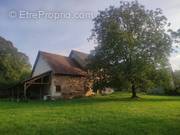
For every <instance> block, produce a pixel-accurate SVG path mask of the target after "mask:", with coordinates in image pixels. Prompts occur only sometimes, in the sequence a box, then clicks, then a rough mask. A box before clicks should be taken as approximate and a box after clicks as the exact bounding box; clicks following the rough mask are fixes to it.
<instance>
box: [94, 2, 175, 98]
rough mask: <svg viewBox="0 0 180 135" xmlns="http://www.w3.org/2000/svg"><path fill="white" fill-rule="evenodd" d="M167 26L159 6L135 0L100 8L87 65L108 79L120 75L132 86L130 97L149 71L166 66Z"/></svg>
mask: <svg viewBox="0 0 180 135" xmlns="http://www.w3.org/2000/svg"><path fill="white" fill-rule="evenodd" d="M168 26H169V23H168V21H167V18H166V17H165V16H164V15H163V14H162V10H161V9H159V8H158V9H156V10H148V9H146V8H145V7H144V6H143V5H141V4H140V3H138V1H132V2H120V6H119V7H117V8H116V7H112V6H111V7H109V8H108V9H106V10H104V11H100V12H99V14H98V15H97V17H96V18H95V19H94V28H93V30H92V36H91V39H92V40H94V41H95V42H96V43H97V47H95V49H94V50H93V51H92V52H91V57H90V60H91V63H90V67H91V68H90V69H91V70H92V71H93V72H96V73H95V74H96V75H98V74H99V73H101V74H103V77H102V80H103V81H105V82H107V83H108V82H109V81H110V80H113V78H117V79H118V78H123V80H124V81H125V82H128V83H129V85H130V86H131V90H132V97H133V98H134V97H137V95H136V89H137V88H138V87H139V86H140V85H141V84H144V82H147V80H150V79H152V78H151V77H148V74H149V73H151V72H153V71H155V70H158V69H162V68H166V67H167V66H168V65H167V63H168V62H167V61H168V56H169V55H170V52H171V51H172V49H171V48H172V40H171V38H170V36H169V35H168V34H167V32H166V30H165V28H166V27H168ZM101 76H102V75H101Z"/></svg>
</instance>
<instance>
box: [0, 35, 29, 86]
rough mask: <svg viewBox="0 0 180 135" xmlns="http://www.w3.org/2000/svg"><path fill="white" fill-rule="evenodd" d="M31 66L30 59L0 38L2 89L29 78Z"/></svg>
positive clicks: (0, 84)
mask: <svg viewBox="0 0 180 135" xmlns="http://www.w3.org/2000/svg"><path fill="white" fill-rule="evenodd" d="M30 71H31V65H30V63H29V59H28V57H27V56H26V55H25V54H24V53H21V52H18V50H17V49H16V48H15V47H14V46H13V44H12V43H11V42H10V41H7V40H5V39H4V38H2V37H0V89H5V88H8V87H11V86H12V85H14V84H15V83H17V82H18V81H20V80H23V79H25V78H26V77H28V76H29V74H30Z"/></svg>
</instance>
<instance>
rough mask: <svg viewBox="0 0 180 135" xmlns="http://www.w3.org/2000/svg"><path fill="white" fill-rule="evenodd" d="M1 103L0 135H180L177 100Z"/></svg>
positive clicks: (121, 96) (119, 97)
mask: <svg viewBox="0 0 180 135" xmlns="http://www.w3.org/2000/svg"><path fill="white" fill-rule="evenodd" d="M140 96H141V99H138V100H132V99H130V98H129V97H130V94H128V93H114V94H112V95H109V96H96V97H93V98H83V99H74V100H66V101H48V102H43V101H29V102H27V103H25V102H20V103H16V102H10V101H0V135H179V134H180V97H170V96H149V95H143V94H141V95H140Z"/></svg>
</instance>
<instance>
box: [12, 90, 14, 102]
mask: <svg viewBox="0 0 180 135" xmlns="http://www.w3.org/2000/svg"><path fill="white" fill-rule="evenodd" d="M11 100H12V101H13V100H14V89H13V88H12V91H11Z"/></svg>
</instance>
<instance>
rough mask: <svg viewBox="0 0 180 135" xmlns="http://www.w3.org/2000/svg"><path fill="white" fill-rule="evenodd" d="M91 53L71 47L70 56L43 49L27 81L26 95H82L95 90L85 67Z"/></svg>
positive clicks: (27, 96) (33, 96) (49, 96)
mask: <svg viewBox="0 0 180 135" xmlns="http://www.w3.org/2000/svg"><path fill="white" fill-rule="evenodd" d="M87 57H88V55H87V54H85V53H82V52H78V51H71V53H70V55H69V57H66V56H62V55H58V54H52V53H47V52H42V51H39V53H38V56H37V58H36V61H35V64H34V66H33V70H32V75H31V78H30V79H28V80H26V81H24V85H23V86H24V88H23V89H24V92H23V93H24V98H26V99H58V98H66V99H69V98H75V97H82V96H85V94H86V93H87V92H88V91H89V90H91V88H90V85H89V82H88V74H87V71H86V70H85V66H86V58H87Z"/></svg>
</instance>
